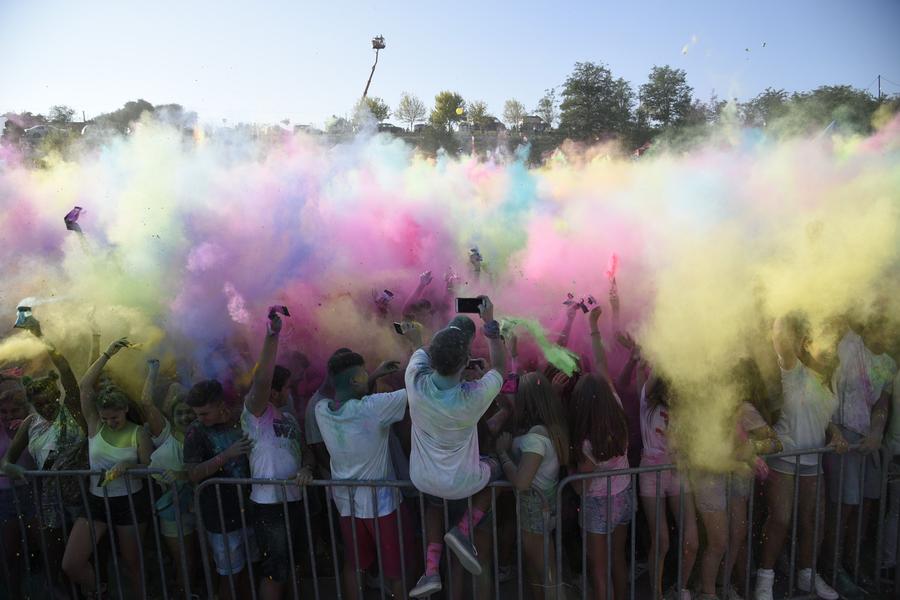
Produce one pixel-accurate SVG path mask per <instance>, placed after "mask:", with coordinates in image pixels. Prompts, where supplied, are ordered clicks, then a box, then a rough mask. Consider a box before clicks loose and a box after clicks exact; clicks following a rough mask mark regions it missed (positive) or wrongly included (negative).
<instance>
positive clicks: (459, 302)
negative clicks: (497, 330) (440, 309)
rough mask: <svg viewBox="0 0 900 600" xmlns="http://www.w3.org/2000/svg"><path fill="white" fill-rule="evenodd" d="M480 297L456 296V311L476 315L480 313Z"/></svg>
mask: <svg viewBox="0 0 900 600" xmlns="http://www.w3.org/2000/svg"><path fill="white" fill-rule="evenodd" d="M480 309H481V298H457V299H456V312H458V313H463V314H473V315H477V314H480V313H481V310H480Z"/></svg>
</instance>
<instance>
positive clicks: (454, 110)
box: [431, 91, 466, 131]
mask: <svg viewBox="0 0 900 600" xmlns="http://www.w3.org/2000/svg"><path fill="white" fill-rule="evenodd" d="M465 110H466V101H465V100H463V97H462V96H460V95H459V94H457V93H456V92H449V91H443V92H440V93H439V94H438V95H437V96H435V97H434V109H432V111H431V123H432V125H434V126H435V127H438V128H440V129H443V130H445V131H452V130H453V124H454V123H457V122H459V121H461V120H462V119H463V116H464V115H465Z"/></svg>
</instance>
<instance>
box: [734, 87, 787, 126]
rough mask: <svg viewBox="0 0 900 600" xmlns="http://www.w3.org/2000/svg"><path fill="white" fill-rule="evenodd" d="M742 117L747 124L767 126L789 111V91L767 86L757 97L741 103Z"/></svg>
mask: <svg viewBox="0 0 900 600" xmlns="http://www.w3.org/2000/svg"><path fill="white" fill-rule="evenodd" d="M740 110H741V118H742V119H743V121H744V124H745V125H749V126H751V127H765V126H766V125H767V124H768V123H770V122H772V121H773V120H775V119H777V118H779V117H782V116H784V115H785V114H787V111H788V93H787V92H786V91H784V90H776V89H773V88H770V87H769V88H766V89H765V91H763V92H761V93H760V94H757V95H756V97H755V98H753V99H751V100H749V101H747V102H745V103H743V104H741V107H740Z"/></svg>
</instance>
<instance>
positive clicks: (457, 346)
mask: <svg viewBox="0 0 900 600" xmlns="http://www.w3.org/2000/svg"><path fill="white" fill-rule="evenodd" d="M480 313H481V318H482V320H483V321H484V333H485V336H486V337H487V338H488V344H489V347H490V355H491V366H492V369H491V370H489V371H488V372H487V373H485V375H484V376H483V377H482V378H481V379H478V380H475V381H462V374H463V371H465V369H466V366H467V365H468V362H469V349H470V346H471V343H472V338H473V337H474V335H475V326H474V323H472V322H471V320H469V319H467V318H459V317H457V319H454V321H453V322H452V323H453V324H452V325H450V326H449V327H447V328H445V329H442V330H441V331H439V332H437V333H436V334H434V336H433V337H432V340H431V344H430V346H429V348H428V350H427V351H426V350H425V349H424V348H420V349H419V350H417V351H416V352H415V353H414V354H413V356H412V358H411V359H410V362H409V366H408V367H407V369H406V389H407V392H408V394H409V413H410V417H411V419H412V451H411V454H410V463H409V475H410V479H411V480H412V482H413V485H415V486H416V488H417V489H419V490H420V491H422V492H424V493H425V494H426V497H427V498H428V507H427V509H426V529H427V531H426V540H427V542H428V548H427V554H426V565H425V574H424V575H423V576H422V577H421V578H420V579H419V582H418V583H417V584H416V586H415V587H414V588H413V589H412V590H411V591H410V596H412V597H422V596H429V595H431V594H434V593H435V592H438V591H440V590H441V588H442V585H441V579H440V573H439V569H440V559H441V554H442V552H443V544H442V543H441V532H442V530H443V502H444V501H445V500H451V501H453V500H459V501H462V503H465V499H466V498H468V497H470V496H472V509H471V511H470V510H468V509H466V511H465V513H464V514H463V516H462V518H461V519H460V520H459V522H458V523H457V524H456V526H455V527H453V528H452V529H450V531H448V532H447V533H446V534H445V535H444V542H446V543H447V544H448V545H449V546H450V549H451V550H453V552H454V553H455V554H456V556H457V558H459V561H460V563H461V564H462V565H463V567H465V569H466V570H467V571H469V572H470V573H472V574H473V575H480V574H481V564H480V562H479V560H478V553H477V551H476V550H475V547H474V545H473V544H472V543H471V541H470V535H469V534H470V532H471V529H473V528H474V527H476V526H477V525H478V523H479V522H480V521H481V520H482V519H483V517H484V515H485V512H486V511H487V509H488V507H489V505H490V491H489V490H488V489H487V488H486V486H487V485H488V483H490V482H491V481H492V480H495V479H497V478H499V477H500V474H501V470H500V464H499V462H498V461H496V460H495V459H492V458H489V457H481V455H480V452H479V447H478V432H477V425H478V421H479V420H480V419H481V417H482V415H484V413H485V412H486V411H487V409H488V408H489V407H490V405H491V403H492V402H493V401H494V399H495V398H496V397H497V395H498V394H499V393H500V388H501V387H502V386H503V376H504V373H505V372H506V349H505V347H504V345H503V340H501V339H500V325H499V323H497V321H495V320H494V307H493V304H491V301H490V300H489V299H488V298H487V296H482V303H481V307H480ZM405 333H406V335H407V336H412V337H415V334H416V333H418V330H417V329H415V328H406V330H405ZM416 342H419V343H418V344H416ZM413 343H414V345H421V339H418V340H413ZM479 492H481V493H480V494H479Z"/></svg>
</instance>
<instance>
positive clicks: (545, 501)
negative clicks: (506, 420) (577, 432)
mask: <svg viewBox="0 0 900 600" xmlns="http://www.w3.org/2000/svg"><path fill="white" fill-rule="evenodd" d="M515 407H516V432H517V433H516V437H515V438H513V437H512V436H511V435H510V434H508V433H504V434H502V435H500V437H499V438H498V439H497V442H496V448H497V453H498V454H499V455H500V464H501V466H502V467H503V472H504V473H505V474H506V478H507V479H508V480H509V481H510V483H512V484H513V485H514V486H515V487H516V489H517V490H519V491H520V492H522V493H521V494H520V495H519V514H520V520H519V522H520V525H521V528H522V547H523V549H524V554H525V562H526V580H527V581H528V583H529V585H531V586H533V587H532V590H533V592H534V597H535V599H536V600H537V599H539V598H543V597H544V591H545V590H544V589H543V587H542V586H543V585H544V581H545V579H546V580H547V581H549V582H550V583H551V585H554V586H555V585H557V584H558V583H559V582H558V581H557V579H556V573H555V568H554V565H555V561H554V560H553V557H554V556H556V551H555V550H554V542H553V539H552V535H551V534H552V532H553V526H554V525H555V524H556V517H555V515H554V514H553V509H554V508H555V507H556V488H557V483H558V481H559V466H560V464H566V463H567V462H568V458H569V435H568V432H567V431H566V424H565V418H564V416H563V412H562V405H561V404H560V402H559V398H558V397H557V396H556V393H555V392H554V391H553V386H552V385H551V383H550V380H549V379H547V378H546V377H545V376H544V375H543V374H541V373H528V374H526V375H523V376H522V377H521V378H520V379H519V388H518V390H517V391H516V400H515ZM510 451H511V452H512V457H510ZM545 535H547V536H550V540H549V554H548V556H544V536H545ZM545 569H549V573H547V574H546V575H545V573H544V571H545Z"/></svg>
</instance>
